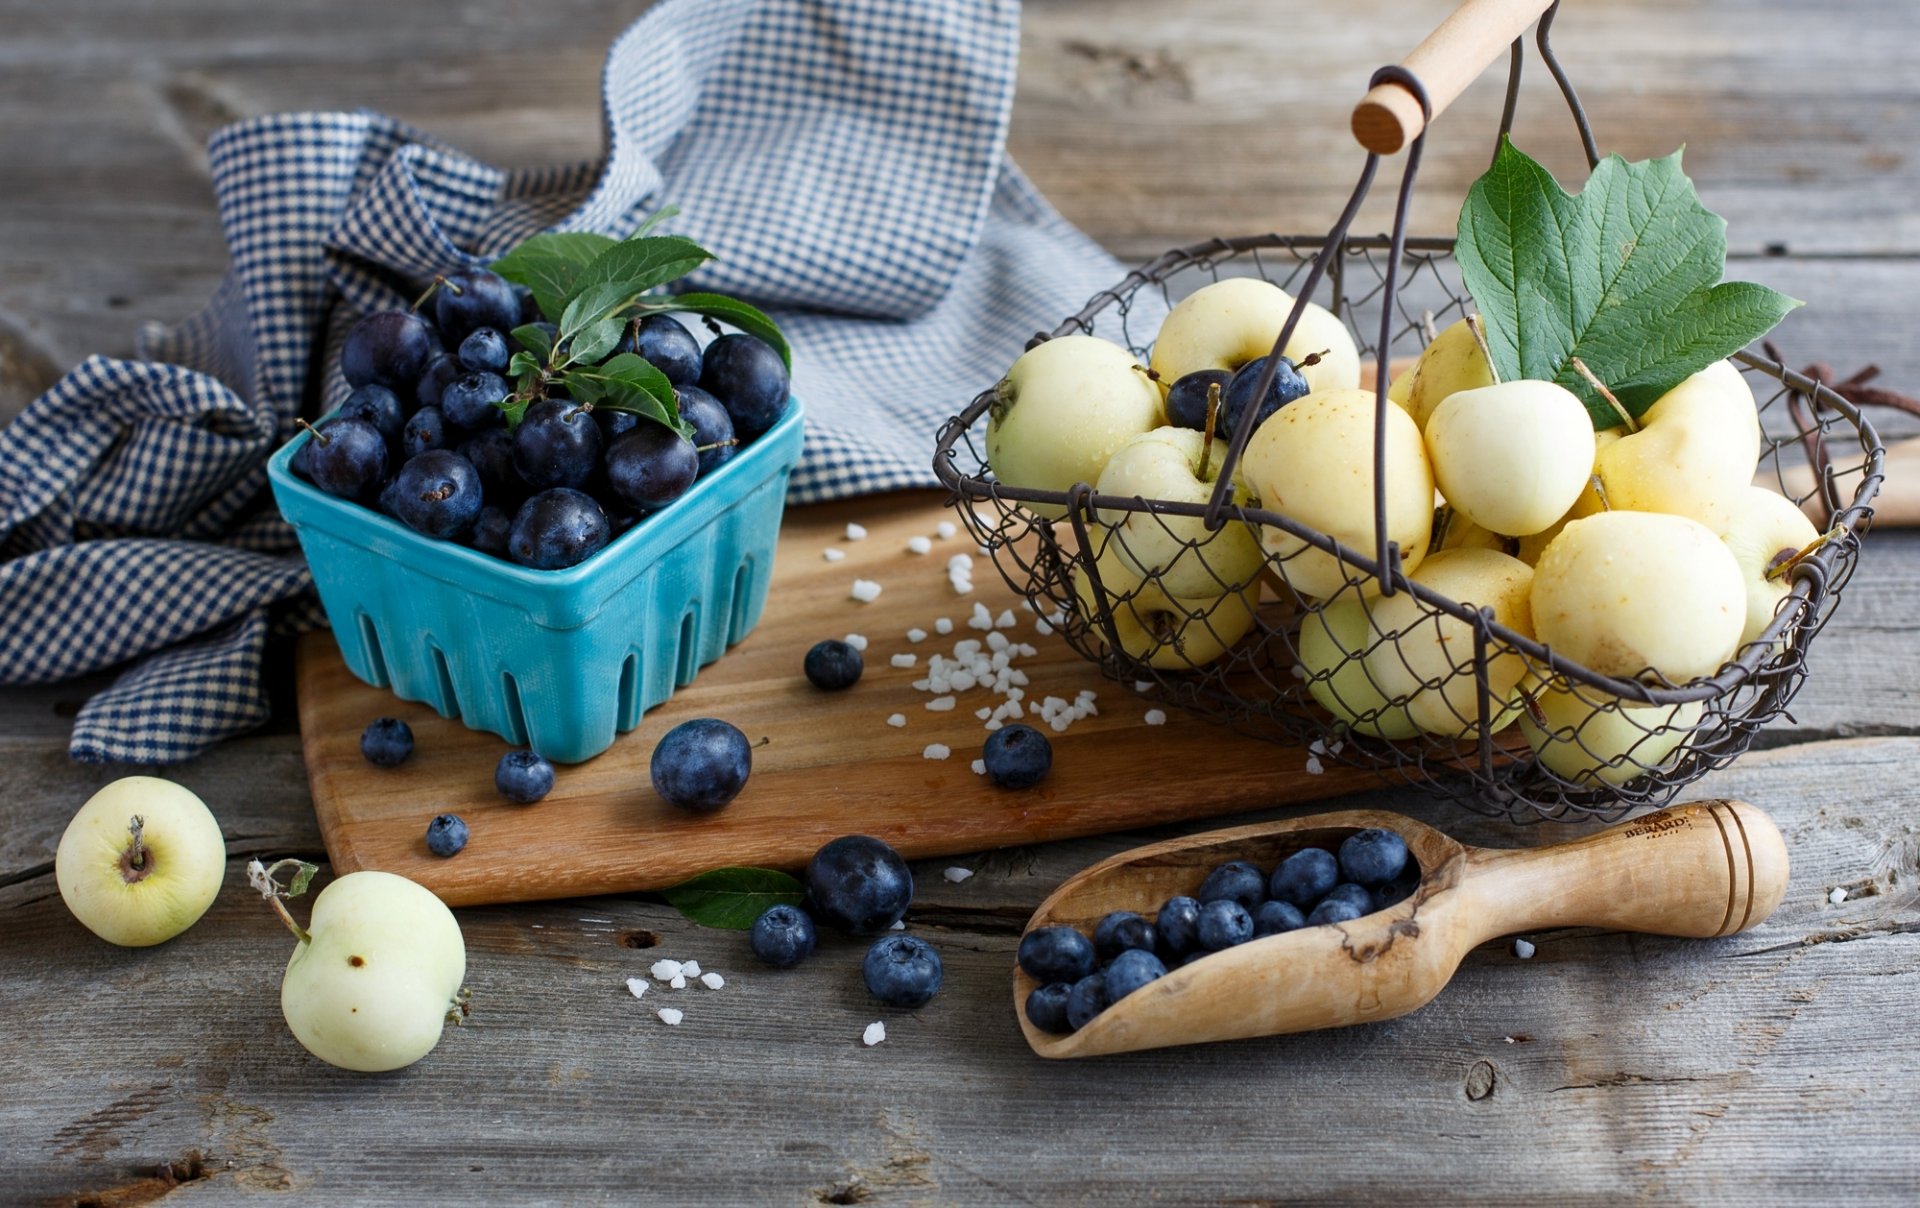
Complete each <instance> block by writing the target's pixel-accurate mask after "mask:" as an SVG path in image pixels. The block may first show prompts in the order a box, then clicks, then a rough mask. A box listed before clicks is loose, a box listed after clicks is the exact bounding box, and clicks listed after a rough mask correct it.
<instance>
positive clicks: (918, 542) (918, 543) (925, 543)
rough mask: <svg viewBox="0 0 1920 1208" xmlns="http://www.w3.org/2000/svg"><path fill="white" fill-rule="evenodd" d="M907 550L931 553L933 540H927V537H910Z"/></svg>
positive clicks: (916, 552) (917, 552) (913, 552)
mask: <svg viewBox="0 0 1920 1208" xmlns="http://www.w3.org/2000/svg"><path fill="white" fill-rule="evenodd" d="M907 552H908V553H910V554H930V553H932V552H933V542H931V541H929V540H927V539H926V538H925V537H909V538H907Z"/></svg>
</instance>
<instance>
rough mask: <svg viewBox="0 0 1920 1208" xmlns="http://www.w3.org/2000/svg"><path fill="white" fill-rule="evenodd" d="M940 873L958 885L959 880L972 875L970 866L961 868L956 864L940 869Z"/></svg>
mask: <svg viewBox="0 0 1920 1208" xmlns="http://www.w3.org/2000/svg"><path fill="white" fill-rule="evenodd" d="M940 875H941V876H943V877H945V878H946V879H947V880H949V881H952V882H953V883H954V884H955V885H958V884H959V883H960V882H962V881H964V880H966V879H967V878H968V877H970V876H972V875H973V870H972V869H971V868H961V867H959V866H957V865H956V866H954V867H952V868H943V869H941V870H940Z"/></svg>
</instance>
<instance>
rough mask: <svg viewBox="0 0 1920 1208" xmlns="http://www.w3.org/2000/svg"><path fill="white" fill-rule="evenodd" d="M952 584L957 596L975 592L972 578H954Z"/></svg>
mask: <svg viewBox="0 0 1920 1208" xmlns="http://www.w3.org/2000/svg"><path fill="white" fill-rule="evenodd" d="M952 585H953V594H954V595H956V596H970V595H972V594H973V580H972V579H954V580H953V581H952Z"/></svg>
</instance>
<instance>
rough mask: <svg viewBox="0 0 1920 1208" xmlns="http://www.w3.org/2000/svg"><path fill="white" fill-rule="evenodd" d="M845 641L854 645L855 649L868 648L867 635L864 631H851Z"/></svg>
mask: <svg viewBox="0 0 1920 1208" xmlns="http://www.w3.org/2000/svg"><path fill="white" fill-rule="evenodd" d="M845 641H846V643H847V645H849V646H851V647H853V648H854V649H855V650H865V649H866V648H867V637H866V635H865V634H863V633H850V634H848V635H847V636H846V638H845Z"/></svg>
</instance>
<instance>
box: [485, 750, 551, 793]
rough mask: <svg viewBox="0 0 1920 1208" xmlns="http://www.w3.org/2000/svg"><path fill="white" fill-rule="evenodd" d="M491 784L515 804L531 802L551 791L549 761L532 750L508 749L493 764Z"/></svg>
mask: <svg viewBox="0 0 1920 1208" xmlns="http://www.w3.org/2000/svg"><path fill="white" fill-rule="evenodd" d="M493 787H494V788H496V789H498V790H500V795H501V796H502V797H505V798H506V799H507V800H508V801H511V802H513V803H514V804H516V805H532V804H533V803H534V802H536V801H538V800H540V799H541V798H542V797H545V796H546V795H547V794H548V793H551V792H552V791H553V765H552V764H551V763H549V762H547V760H546V759H545V758H544V757H543V756H540V755H536V754H535V753H534V752H532V751H508V752H507V753H506V754H505V755H502V756H501V757H500V762H499V763H498V764H496V765H494V769H493Z"/></svg>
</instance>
